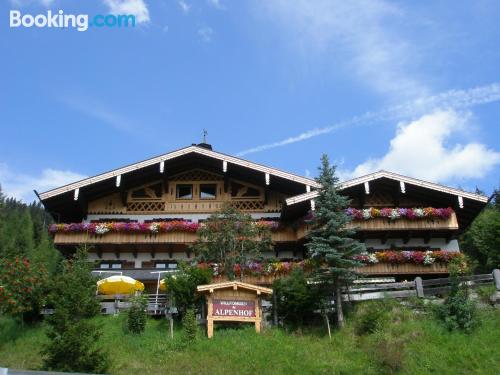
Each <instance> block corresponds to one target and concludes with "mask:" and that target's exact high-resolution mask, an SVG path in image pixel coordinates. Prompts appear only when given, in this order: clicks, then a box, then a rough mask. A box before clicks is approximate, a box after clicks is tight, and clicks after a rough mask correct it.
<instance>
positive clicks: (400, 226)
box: [297, 212, 458, 239]
mask: <svg viewBox="0 0 500 375" xmlns="http://www.w3.org/2000/svg"><path fill="white" fill-rule="evenodd" d="M348 227H349V228H355V229H357V230H359V231H367V232H369V231H393V230H416V231H418V230H457V229H458V221H457V215H456V214H455V212H453V213H452V214H451V216H450V217H449V218H448V219H435V218H434V219H417V220H410V219H397V220H389V219H387V218H382V217H378V218H374V219H368V220H355V221H351V222H350V223H349V224H348ZM310 229H311V227H310V225H308V224H305V223H304V224H302V225H300V226H299V227H298V228H297V238H298V239H301V238H304V237H305V236H306V235H307V234H308V233H309V231H310Z"/></svg>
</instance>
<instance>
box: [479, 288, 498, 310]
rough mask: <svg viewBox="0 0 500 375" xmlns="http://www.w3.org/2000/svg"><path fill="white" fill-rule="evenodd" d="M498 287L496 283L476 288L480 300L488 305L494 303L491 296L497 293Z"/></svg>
mask: <svg viewBox="0 0 500 375" xmlns="http://www.w3.org/2000/svg"><path fill="white" fill-rule="evenodd" d="M496 291H497V288H496V286H495V285H485V286H482V287H480V288H477V289H476V292H477V295H478V297H479V300H480V301H481V302H482V303H484V304H486V305H493V304H494V303H493V301H492V300H491V297H492V296H493V295H494V294H495V292H496Z"/></svg>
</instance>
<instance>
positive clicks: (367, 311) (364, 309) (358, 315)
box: [353, 300, 394, 335]
mask: <svg viewBox="0 0 500 375" xmlns="http://www.w3.org/2000/svg"><path fill="white" fill-rule="evenodd" d="M393 309H394V302H392V301H389V300H384V301H369V302H365V303H360V304H359V305H358V306H356V312H355V314H354V318H353V319H354V323H353V325H354V331H355V332H356V334H357V335H366V334H370V333H374V332H375V331H377V330H378V329H379V328H382V327H383V326H384V325H385V324H386V323H387V322H388V321H389V320H390V319H391V312H392V310H393Z"/></svg>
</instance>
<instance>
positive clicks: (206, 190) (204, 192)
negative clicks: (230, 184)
mask: <svg viewBox="0 0 500 375" xmlns="http://www.w3.org/2000/svg"><path fill="white" fill-rule="evenodd" d="M216 195H217V185H215V184H201V185H200V199H215V196H216Z"/></svg>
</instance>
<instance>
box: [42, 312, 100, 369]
mask: <svg viewBox="0 0 500 375" xmlns="http://www.w3.org/2000/svg"><path fill="white" fill-rule="evenodd" d="M52 321H53V323H52V329H51V330H50V331H49V332H48V333H47V335H48V337H49V339H50V341H49V343H48V344H47V345H46V346H45V348H44V349H43V351H42V354H43V355H44V356H45V358H44V366H43V367H44V369H46V370H49V371H64V372H75V371H78V372H85V373H104V372H105V371H106V369H107V368H108V366H109V363H108V359H107V354H106V352H103V351H102V350H101V349H100V348H99V347H98V345H97V343H98V340H99V338H100V336H101V333H100V329H99V328H98V326H97V325H96V324H95V323H94V322H91V321H90V320H88V319H82V320H79V321H74V320H73V319H71V316H70V313H68V312H67V311H66V310H56V312H55V314H54V316H53V318H52ZM55 322H57V323H56V324H55V325H54V323H55Z"/></svg>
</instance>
